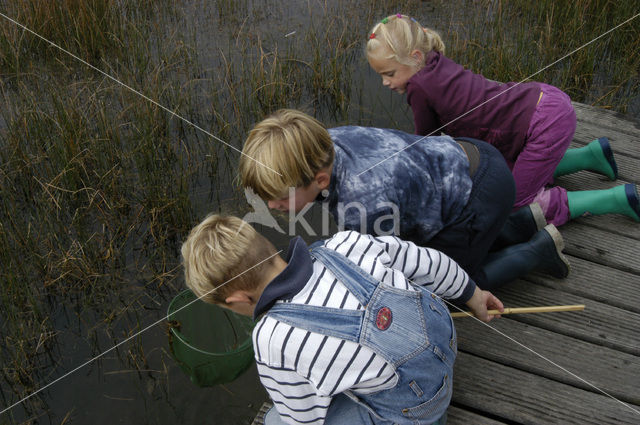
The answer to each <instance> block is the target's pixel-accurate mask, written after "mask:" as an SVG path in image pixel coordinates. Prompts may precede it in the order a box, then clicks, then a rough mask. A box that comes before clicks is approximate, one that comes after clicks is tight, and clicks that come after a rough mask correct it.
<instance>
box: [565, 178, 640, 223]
mask: <svg viewBox="0 0 640 425" xmlns="http://www.w3.org/2000/svg"><path fill="white" fill-rule="evenodd" d="M567 198H568V200H569V212H570V214H571V218H576V217H581V216H583V215H602V214H624V215H627V216H629V217H631V218H633V219H634V220H635V221H638V222H640V202H639V200H638V192H637V190H636V187H635V185H634V184H625V185H621V186H616V187H613V188H611V189H605V190H584V191H579V192H567Z"/></svg>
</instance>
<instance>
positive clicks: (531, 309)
mask: <svg viewBox="0 0 640 425" xmlns="http://www.w3.org/2000/svg"><path fill="white" fill-rule="evenodd" d="M582 310H584V304H574V305H550V306H547V307H515V308H505V309H504V311H503V312H502V313H500V311H498V310H489V311H488V313H489V314H490V315H492V316H494V315H496V314H518V313H551V312H554V311H582ZM468 316H473V313H471V312H465V311H460V312H457V313H451V317H468Z"/></svg>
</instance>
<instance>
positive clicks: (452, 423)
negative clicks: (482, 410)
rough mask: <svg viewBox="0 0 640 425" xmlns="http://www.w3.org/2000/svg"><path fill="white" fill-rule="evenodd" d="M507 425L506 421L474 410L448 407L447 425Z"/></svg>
mask: <svg viewBox="0 0 640 425" xmlns="http://www.w3.org/2000/svg"><path fill="white" fill-rule="evenodd" d="M469 424H473V425H505V423H504V422H499V421H495V420H493V419H490V418H486V417H484V416H482V415H479V414H477V413H474V412H470V411H468V410H465V409H462V408H459V407H456V406H449V408H448V409H447V425H469Z"/></svg>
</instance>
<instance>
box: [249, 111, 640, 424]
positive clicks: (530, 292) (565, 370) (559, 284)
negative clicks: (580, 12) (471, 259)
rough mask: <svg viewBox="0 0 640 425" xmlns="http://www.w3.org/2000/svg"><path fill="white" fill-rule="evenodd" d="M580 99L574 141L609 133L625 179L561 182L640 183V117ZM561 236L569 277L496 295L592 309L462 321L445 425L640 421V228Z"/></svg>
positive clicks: (607, 221)
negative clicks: (628, 116)
mask: <svg viewBox="0 0 640 425" xmlns="http://www.w3.org/2000/svg"><path fill="white" fill-rule="evenodd" d="M574 105H575V107H576V112H577V115H578V129H577V131H576V135H575V137H574V141H573V145H572V147H579V146H584V145H585V144H587V143H588V142H590V141H591V140H593V139H595V138H597V137H602V136H606V137H608V138H609V141H610V143H611V145H612V147H613V150H614V152H615V157H616V161H617V163H618V168H619V174H620V177H619V179H618V181H616V182H611V181H609V180H608V179H606V178H605V177H603V176H599V175H597V174H594V173H590V172H586V171H582V172H579V173H576V174H574V175H571V176H566V177H562V178H561V179H558V182H557V183H558V184H559V185H561V186H563V187H566V188H567V189H568V190H590V189H605V188H609V187H613V186H616V185H618V184H622V183H636V184H638V185H640V122H632V121H629V120H628V119H625V118H623V117H621V116H620V115H618V114H616V113H613V112H609V111H605V110H601V109H597V108H592V107H589V106H585V105H582V104H577V103H576V104H574ZM560 232H561V233H562V235H563V237H564V240H565V246H566V248H565V250H564V252H565V254H566V255H567V257H568V258H569V261H570V262H571V267H572V270H571V273H570V275H569V277H568V278H567V279H563V280H559V279H554V278H550V277H547V276H542V275H531V276H527V277H526V278H525V279H521V280H519V281H516V282H514V283H513V284H511V285H509V286H508V287H506V288H504V289H502V290H500V291H499V292H496V294H497V295H498V296H499V297H500V299H501V300H502V301H503V302H504V304H505V306H507V307H519V306H529V305H554V304H585V305H586V309H585V310H584V311H582V312H563V313H546V314H523V315H512V316H504V317H503V318H502V319H500V320H495V321H493V322H491V323H490V324H489V325H485V324H482V323H480V322H478V321H476V320H473V319H470V318H462V319H456V329H457V331H458V350H459V355H458V358H457V360H456V366H455V375H454V391H453V400H452V403H451V407H450V408H449V410H448V424H449V425H468V424H474V425H483V424H486V425H497V424H616V425H617V424H640V224H639V223H635V222H634V221H633V220H631V219H630V218H627V217H625V216H618V215H607V216H600V217H587V218H581V219H578V220H575V221H573V222H571V223H568V224H566V225H564V226H562V227H561V228H560ZM516 341H517V342H516ZM264 407H266V405H265V406H263V408H264ZM260 416H261V415H260V413H259V414H258V417H257V418H256V420H255V421H254V424H260V423H261V422H262V421H261V417H260Z"/></svg>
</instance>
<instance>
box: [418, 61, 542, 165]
mask: <svg viewBox="0 0 640 425" xmlns="http://www.w3.org/2000/svg"><path fill="white" fill-rule="evenodd" d="M507 89H508V90H507ZM505 90H507V91H506V92H505ZM502 92H504V93H503V94H500V93H502ZM498 95H500V96H499V97H497V98H495V99H492V98H494V97H495V96H498ZM539 97H540V85H539V84H538V83H536V82H528V83H523V84H518V83H498V82H495V81H491V80H488V79H486V78H485V77H483V76H482V75H479V74H474V73H473V72H471V71H469V70H467V69H464V67H462V66H461V65H458V64H457V63H455V62H453V61H452V60H451V59H449V58H447V57H446V56H444V55H442V54H441V53H437V52H431V53H429V54H428V55H427V59H426V65H425V67H424V68H422V69H421V70H420V71H418V72H417V73H416V74H415V75H414V76H413V77H411V79H410V80H409V82H408V84H407V102H409V105H411V109H412V110H413V117H414V122H415V131H416V134H420V135H427V134H430V133H432V132H434V131H435V130H438V129H439V128H440V127H442V126H443V125H446V126H445V127H444V128H442V129H440V130H438V133H437V134H434V135H438V134H439V132H440V131H443V132H444V133H446V134H448V135H449V136H452V137H472V138H475V139H480V140H484V141H486V142H488V143H490V144H492V145H493V146H495V147H496V148H497V149H498V150H499V151H500V152H501V153H502V155H503V156H504V157H505V159H506V160H507V163H508V164H509V167H510V168H511V167H512V166H513V163H514V162H515V160H516V158H517V156H518V154H519V153H520V151H521V150H522V147H523V146H524V144H525V137H526V135H527V130H528V129H529V122H530V121H531V116H532V115H533V112H534V111H535V107H536V103H537V102H538V99H539ZM484 102H487V103H485V104H483V103H484ZM479 105H482V106H479ZM476 107H477V109H474V108H476ZM469 111H471V112H469ZM465 113H466V115H464V114H465ZM451 121H453V122H451ZM448 123H449V124H448Z"/></svg>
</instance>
